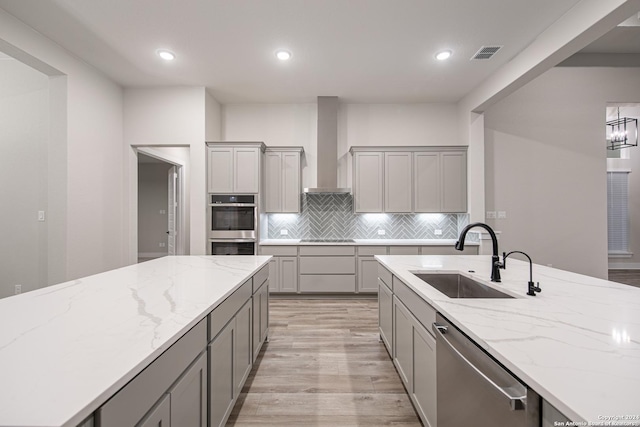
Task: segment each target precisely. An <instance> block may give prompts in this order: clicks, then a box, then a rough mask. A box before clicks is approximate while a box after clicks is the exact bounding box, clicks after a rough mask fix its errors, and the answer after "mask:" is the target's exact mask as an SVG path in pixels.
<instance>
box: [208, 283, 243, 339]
mask: <svg viewBox="0 0 640 427" xmlns="http://www.w3.org/2000/svg"><path fill="white" fill-rule="evenodd" d="M252 283H253V280H251V279H249V280H247V281H246V282H244V283H243V284H242V285H241V286H240V287H239V288H238V289H236V290H235V292H234V293H232V294H231V295H229V296H228V297H227V299H226V300H224V301H223V302H222V303H221V304H220V305H219V306H217V307H216V308H215V309H214V310H213V311H212V312H211V314H209V316H207V318H208V319H209V335H208V338H209V341H211V340H212V339H214V338H215V337H216V335H218V333H219V332H220V331H221V330H222V328H224V325H226V324H227V322H229V320H231V318H232V317H233V316H235V314H236V313H237V312H238V310H240V309H241V308H242V306H243V305H244V303H245V302H247V300H248V299H249V298H251V294H252Z"/></svg>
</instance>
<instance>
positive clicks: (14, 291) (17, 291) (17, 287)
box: [13, 285, 22, 295]
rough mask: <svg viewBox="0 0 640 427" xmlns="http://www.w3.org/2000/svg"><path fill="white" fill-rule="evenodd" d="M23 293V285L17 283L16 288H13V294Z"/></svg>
mask: <svg viewBox="0 0 640 427" xmlns="http://www.w3.org/2000/svg"><path fill="white" fill-rule="evenodd" d="M21 293H22V285H16V286H15V288H14V290H13V294H14V295H18V294H21Z"/></svg>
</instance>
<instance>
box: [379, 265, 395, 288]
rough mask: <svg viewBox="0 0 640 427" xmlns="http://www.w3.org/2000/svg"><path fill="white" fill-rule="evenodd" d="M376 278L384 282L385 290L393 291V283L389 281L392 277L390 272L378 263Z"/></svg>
mask: <svg viewBox="0 0 640 427" xmlns="http://www.w3.org/2000/svg"><path fill="white" fill-rule="evenodd" d="M378 277H379V278H380V280H382V281H383V282H384V284H385V285H387V288H389V289H393V282H392V281H391V277H392V275H391V272H390V271H389V270H387V269H386V268H384V267H383V266H382V264H380V263H378Z"/></svg>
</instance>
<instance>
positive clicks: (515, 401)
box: [431, 322, 527, 411]
mask: <svg viewBox="0 0 640 427" xmlns="http://www.w3.org/2000/svg"><path fill="white" fill-rule="evenodd" d="M431 327H432V329H433V332H434V333H435V335H436V338H439V339H440V340H441V341H442V342H443V343H445V344H446V345H447V348H448V349H449V350H451V352H452V353H453V354H454V355H456V356H457V357H458V358H459V359H460V360H462V361H463V362H464V363H465V364H466V365H468V366H469V367H470V368H471V369H472V370H473V371H474V372H475V373H476V374H477V375H479V376H480V377H481V378H482V379H483V380H484V381H485V382H487V383H488V384H490V385H491V386H492V387H493V388H494V389H495V390H496V391H497V392H498V393H500V394H501V395H502V396H504V397H505V398H506V399H507V401H508V402H509V407H510V408H511V410H512V411H518V410H522V409H525V402H526V400H527V395H526V394H524V395H522V394H521V393H514V392H517V391H518V390H514V389H512V388H511V387H500V386H499V385H498V384H496V383H495V382H494V381H493V380H492V379H491V378H489V377H488V376H486V375H485V373H484V372H482V371H481V370H480V369H478V368H477V366H476V365H474V364H473V363H471V362H470V361H469V360H468V359H467V358H466V357H464V355H463V354H462V353H460V351H459V350H458V349H457V348H455V347H454V346H453V344H451V342H449V340H448V339H447V337H446V336H445V334H446V332H447V328H448V327H447V326H444V325H438V324H437V323H435V322H434V323H433V324H432V325H431Z"/></svg>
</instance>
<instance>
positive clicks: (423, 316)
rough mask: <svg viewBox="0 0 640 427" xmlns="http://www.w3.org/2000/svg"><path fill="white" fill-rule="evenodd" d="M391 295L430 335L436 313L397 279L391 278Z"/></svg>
mask: <svg viewBox="0 0 640 427" xmlns="http://www.w3.org/2000/svg"><path fill="white" fill-rule="evenodd" d="M393 293H394V294H395V296H396V297H398V299H399V300H400V301H402V303H403V304H404V305H405V306H406V307H407V308H408V309H409V311H410V312H411V314H413V315H414V317H415V318H416V319H418V321H419V322H420V323H422V326H424V328H425V329H426V330H427V331H429V333H431V325H432V324H433V322H435V321H436V311H435V310H434V308H433V307H431V306H430V305H429V304H427V303H426V302H424V300H423V299H422V298H420V297H419V296H418V295H417V294H416V293H415V292H413V291H412V290H411V289H410V288H409V287H408V286H407V285H405V284H404V283H403V282H402V281H401V280H400V279H398V278H397V277H394V278H393Z"/></svg>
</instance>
